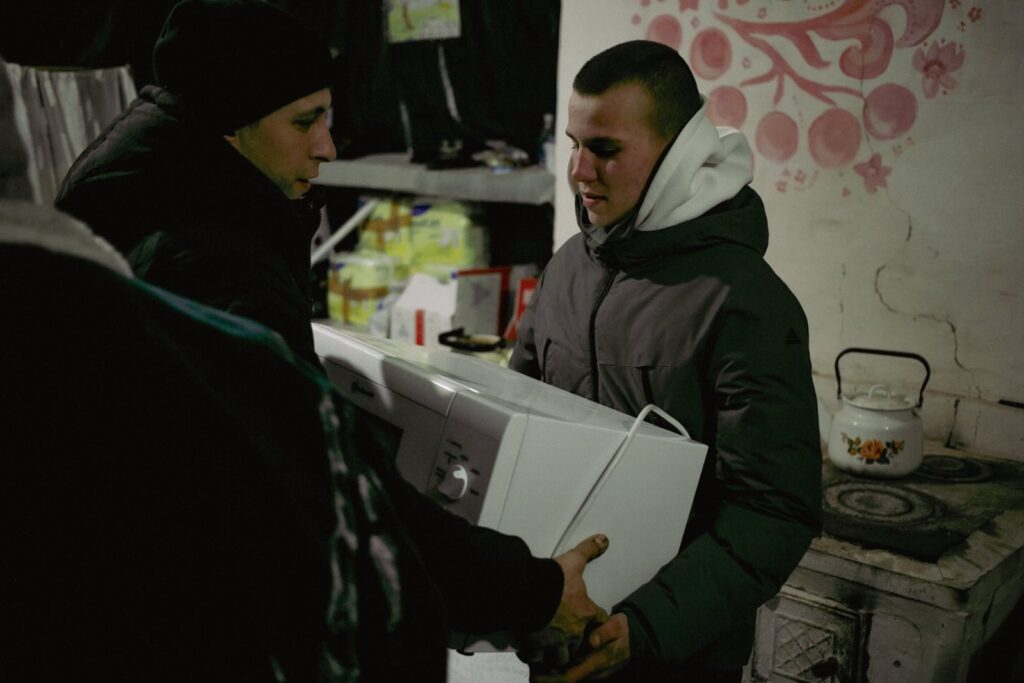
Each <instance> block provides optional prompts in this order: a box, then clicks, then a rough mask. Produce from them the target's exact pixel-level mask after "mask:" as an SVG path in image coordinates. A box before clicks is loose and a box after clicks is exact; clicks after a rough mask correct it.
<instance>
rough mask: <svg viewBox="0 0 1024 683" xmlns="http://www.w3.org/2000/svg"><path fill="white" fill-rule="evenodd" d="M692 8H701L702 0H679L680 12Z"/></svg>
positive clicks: (694, 9) (695, 9)
mask: <svg viewBox="0 0 1024 683" xmlns="http://www.w3.org/2000/svg"><path fill="white" fill-rule="evenodd" d="M688 9H692V10H693V11H694V12H696V11H697V10H699V9H700V0H679V11H680V13H682V12H685V11H686V10H688Z"/></svg>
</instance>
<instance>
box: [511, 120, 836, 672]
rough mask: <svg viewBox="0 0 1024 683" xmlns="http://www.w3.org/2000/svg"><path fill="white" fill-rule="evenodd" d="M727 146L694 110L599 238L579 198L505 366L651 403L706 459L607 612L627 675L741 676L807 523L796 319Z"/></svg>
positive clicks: (801, 321) (814, 475)
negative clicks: (666, 541)
mask: <svg viewBox="0 0 1024 683" xmlns="http://www.w3.org/2000/svg"><path fill="white" fill-rule="evenodd" d="M736 136H740V134H739V133H737V132H736V131H732V132H731V133H729V134H727V135H725V136H723V137H722V138H721V139H719V134H718V132H716V131H715V128H714V127H713V126H711V125H710V123H708V122H707V120H706V119H704V118H703V111H702V112H701V113H700V114H698V116H697V117H695V119H694V121H691V123H690V124H688V125H687V126H686V127H685V128H684V129H683V131H682V132H681V133H680V135H679V137H678V138H677V139H676V140H675V142H674V143H673V145H671V146H670V147H669V149H668V150H666V153H665V154H664V156H663V158H662V159H661V160H660V161H659V165H658V166H656V169H655V171H654V172H653V174H652V178H651V180H650V182H649V185H648V188H647V189H646V191H645V194H644V196H642V197H641V200H640V202H639V203H638V208H637V209H634V211H633V212H631V213H630V214H629V215H627V216H626V217H625V218H624V219H622V220H621V221H620V222H619V223H618V224H616V225H614V226H611V227H609V228H607V229H601V228H598V227H596V226H593V225H590V224H589V222H588V221H587V218H586V212H585V210H584V209H583V208H582V205H581V203H580V201H579V198H577V216H578V219H579V224H580V227H581V233H580V234H577V235H575V236H574V237H572V238H570V239H569V240H568V241H567V242H566V243H565V244H564V245H563V246H562V247H561V248H560V249H559V250H558V252H557V253H556V254H555V255H554V257H553V258H552V260H551V262H550V263H549V264H548V266H547V268H546V269H545V272H544V273H543V275H542V278H541V282H540V285H539V288H538V289H537V291H536V292H535V294H534V297H533V299H532V301H531V304H530V307H529V309H528V311H527V313H526V314H525V317H524V318H523V321H522V323H521V325H520V327H519V337H520V339H519V342H518V345H517V347H516V350H515V353H514V355H513V357H512V360H511V367H513V368H514V369H516V370H519V371H520V372H523V373H526V374H528V375H531V376H534V377H539V378H541V379H543V380H544V381H545V382H548V383H550V384H554V385H556V386H559V387H561V388H563V389H566V390H569V391H572V392H574V393H576V394H579V395H581V396H586V397H588V398H591V399H593V400H594V401H597V402H600V403H602V404H604V405H607V406H610V407H612V408H615V409H618V410H620V411H623V412H625V413H629V414H631V415H636V414H637V413H639V412H640V410H641V409H642V408H643V407H644V406H645V405H647V404H649V403H653V404H656V405H657V406H659V407H660V408H662V409H663V410H665V411H667V412H668V413H669V414H671V415H672V416H673V417H674V418H676V419H677V420H678V421H679V422H681V423H682V425H683V426H684V427H685V428H686V429H687V430H688V431H689V433H690V435H691V436H692V437H693V438H694V439H695V440H697V441H700V442H703V443H706V444H708V446H709V452H708V458H707V461H706V463H705V468H704V472H703V474H702V477H701V482H700V484H699V487H698V491H697V495H696V499H695V501H694V506H693V509H692V512H691V515H690V520H689V523H688V525H687V528H686V532H685V535H684V537H683V542H682V547H681V549H680V552H679V554H678V556H677V557H676V558H675V559H673V560H672V561H671V562H669V563H668V564H667V565H665V566H664V567H663V568H662V569H661V570H660V571H659V572H658V574H657V575H656V576H654V577H653V578H652V579H651V580H650V581H649V582H648V583H646V584H644V585H642V586H638V587H637V589H636V591H635V592H634V593H633V594H631V595H630V596H629V597H628V598H626V599H625V600H624V601H622V603H621V604H619V605H617V606H615V611H619V612H624V613H625V614H626V616H627V618H628V621H629V630H630V652H631V658H632V661H633V664H632V666H633V669H632V675H633V676H634V677H635V676H636V675H638V671H640V670H641V667H646V670H648V671H650V670H656V671H659V672H661V674H660V675H662V676H664V677H665V678H668V677H669V675H668V674H669V672H676V673H679V672H683V671H686V672H691V674H692V672H694V671H700V670H703V669H708V668H710V669H730V668H738V667H740V666H742V665H743V664H744V663H745V662H746V660H747V657H748V656H749V653H750V647H751V643H752V638H753V624H754V616H755V612H756V610H757V608H758V606H759V605H761V604H762V603H763V602H765V601H766V600H768V599H769V598H771V597H772V596H774V595H775V594H776V592H777V591H778V590H779V588H780V586H781V585H782V584H783V582H785V580H786V578H787V577H788V576H789V574H790V573H791V572H792V570H793V568H794V567H795V566H796V564H797V562H798V561H799V560H800V558H801V557H802V556H803V554H804V552H805V551H806V550H807V548H808V546H809V544H810V541H811V539H812V538H813V537H814V536H815V535H816V534H817V533H818V531H819V528H820V486H821V481H820V470H821V454H820V450H819V445H818V444H819V437H818V427H817V412H816V405H817V404H816V400H815V394H814V389H813V386H812V384H811V366H810V360H809V355H808V339H807V337H808V332H807V321H806V318H805V316H804V313H803V311H802V309H801V307H800V304H799V303H798V302H797V300H796V298H795V297H794V296H793V294H792V293H791V292H790V290H789V289H788V288H787V287H786V285H785V284H784V283H783V282H782V280H780V279H779V277H778V276H777V275H776V274H775V273H774V272H773V271H772V269H771V268H770V267H769V266H768V264H767V263H766V262H765V260H764V258H763V255H764V253H765V250H766V248H767V245H768V226H767V219H766V217H765V212H764V206H763V204H762V202H761V199H760V198H759V197H758V195H757V194H756V193H755V192H754V190H752V189H751V188H750V187H748V186H746V183H747V182H748V181H749V177H750V176H749V148H748V147H747V146H746V142H745V140H742V139H741V138H742V136H740V139H738V138H737V137H736ZM719 200H721V201H719ZM702 202H703V203H704V204H705V205H706V204H708V203H710V204H711V206H710V207H708V208H705V207H704V206H702V205H701V203H702ZM680 217H682V220H679V219H680ZM611 542H612V543H613V544H614V542H615V539H611ZM666 669H667V671H666ZM627 675H629V673H628V672H627ZM659 680H663V678H659Z"/></svg>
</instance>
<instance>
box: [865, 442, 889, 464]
mask: <svg viewBox="0 0 1024 683" xmlns="http://www.w3.org/2000/svg"><path fill="white" fill-rule="evenodd" d="M884 452H885V446H884V445H883V444H882V442H881V441H879V440H878V439H871V440H869V441H865V442H864V443H863V444H862V445H861V447H860V457H862V458H864V459H865V460H878V459H879V458H881V457H882V454H883V453H884Z"/></svg>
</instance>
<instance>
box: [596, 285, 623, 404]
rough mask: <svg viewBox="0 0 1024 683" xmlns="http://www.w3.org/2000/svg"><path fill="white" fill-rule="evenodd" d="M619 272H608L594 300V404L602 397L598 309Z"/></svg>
mask: <svg viewBox="0 0 1024 683" xmlns="http://www.w3.org/2000/svg"><path fill="white" fill-rule="evenodd" d="M618 272H619V271H618V269H615V270H609V271H608V272H607V274H606V275H605V277H604V282H602V283H601V291H599V292H598V293H597V298H596V299H594V306H593V307H592V308H591V309H590V330H589V332H590V373H591V376H592V377H593V382H592V385H593V386H592V389H591V397H590V399H591V400H592V401H593V402H594V403H600V401H599V400H598V396H599V395H600V392H599V391H598V389H599V382H600V377H599V375H598V374H597V309H599V308H600V307H601V303H602V302H603V301H604V298H605V296H606V295H607V294H608V290H610V289H611V288H612V282H613V281H614V280H615V275H616V273H618Z"/></svg>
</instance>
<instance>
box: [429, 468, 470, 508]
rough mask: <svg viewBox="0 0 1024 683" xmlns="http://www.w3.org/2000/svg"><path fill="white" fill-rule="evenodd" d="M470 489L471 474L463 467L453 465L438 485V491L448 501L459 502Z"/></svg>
mask: <svg viewBox="0 0 1024 683" xmlns="http://www.w3.org/2000/svg"><path fill="white" fill-rule="evenodd" d="M467 489H469V472H467V471H466V468H465V467H463V466H462V465H453V466H452V467H450V468H449V469H448V471H447V472H446V473H445V475H444V479H442V480H441V483H440V484H438V485H437V491H438V493H440V494H441V495H442V496H444V497H445V498H447V499H448V500H459V499H460V498H462V497H463V496H464V495H466V490H467Z"/></svg>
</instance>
